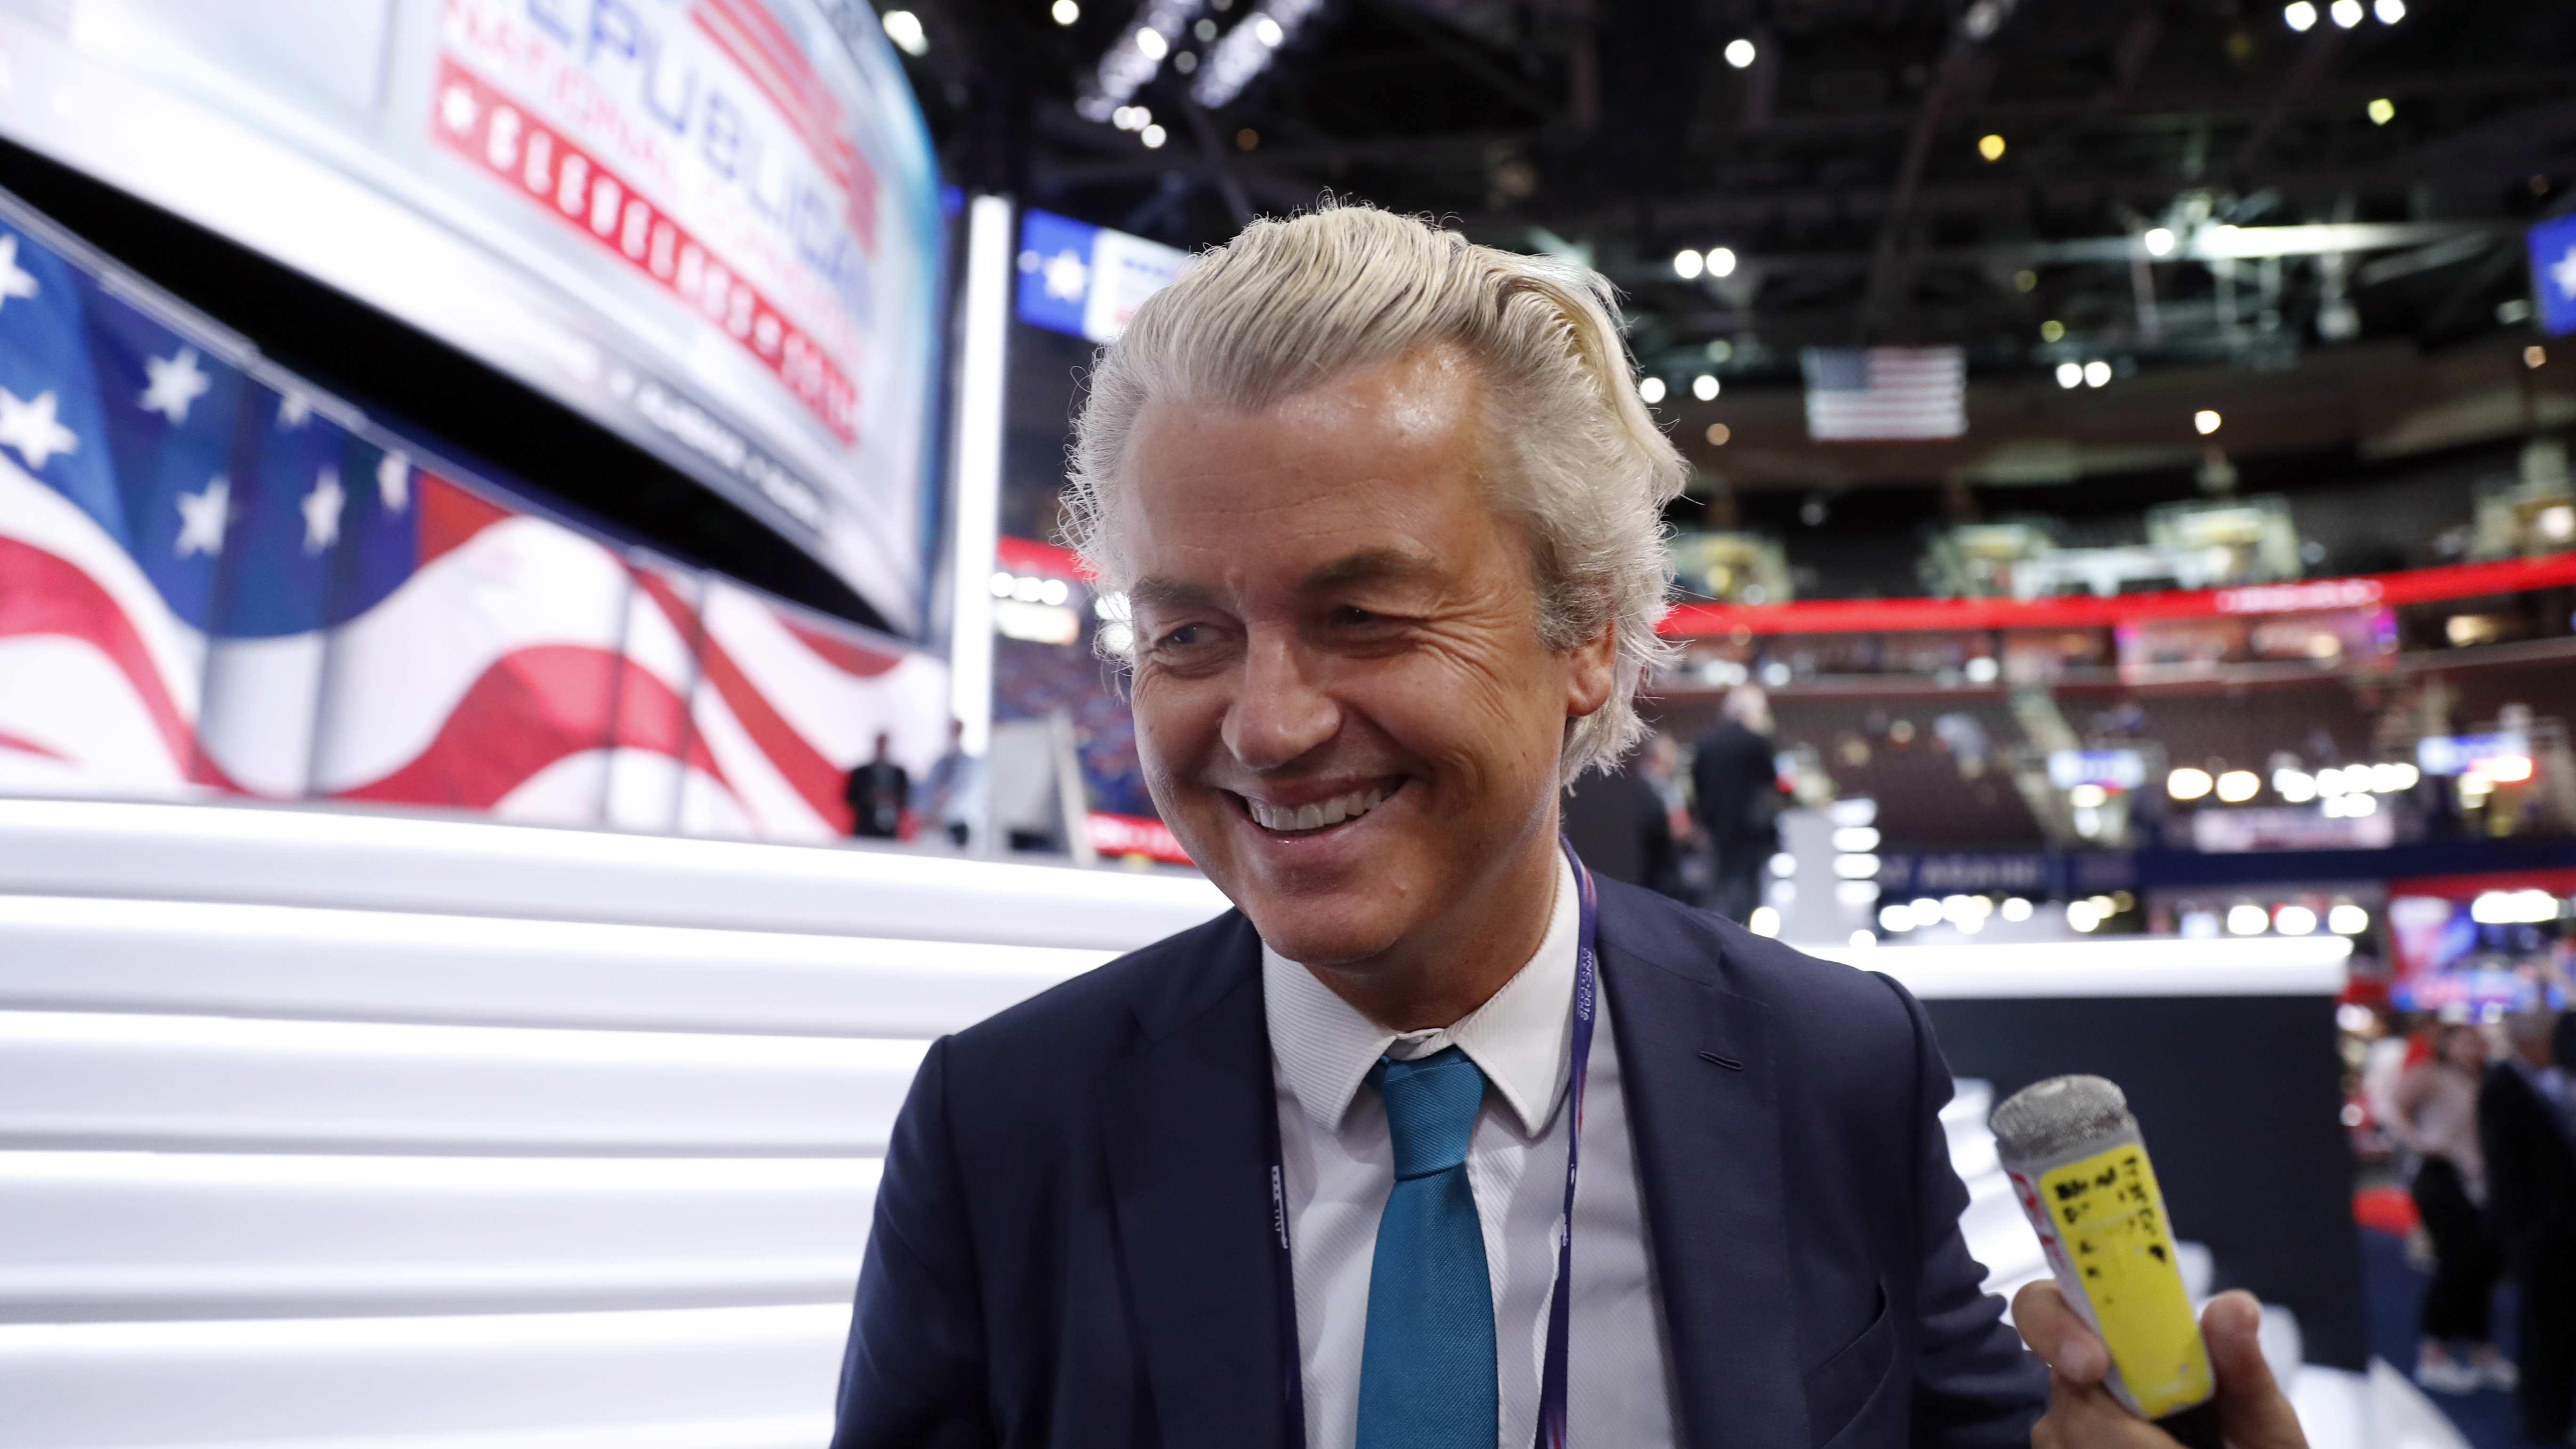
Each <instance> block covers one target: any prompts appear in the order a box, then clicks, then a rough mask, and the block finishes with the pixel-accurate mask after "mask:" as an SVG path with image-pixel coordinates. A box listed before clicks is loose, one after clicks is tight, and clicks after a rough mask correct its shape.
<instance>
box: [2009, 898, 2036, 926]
mask: <svg viewBox="0 0 2576 1449" xmlns="http://www.w3.org/2000/svg"><path fill="white" fill-rule="evenodd" d="M2003 917H2004V919H2005V920H2007V921H2027V920H2029V919H2030V902H2029V901H2027V900H2025V899H2023V898H2022V897H2020V896H2006V897H2005V898H2004V910H2003Z"/></svg>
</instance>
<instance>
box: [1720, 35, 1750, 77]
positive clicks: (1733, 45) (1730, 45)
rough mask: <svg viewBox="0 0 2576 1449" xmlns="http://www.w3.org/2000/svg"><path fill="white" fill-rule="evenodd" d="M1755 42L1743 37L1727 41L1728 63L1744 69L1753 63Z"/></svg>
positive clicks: (1738, 68)
mask: <svg viewBox="0 0 2576 1449" xmlns="http://www.w3.org/2000/svg"><path fill="white" fill-rule="evenodd" d="M1753 56H1754V50H1753V42H1752V41H1749V40H1745V39H1743V38H1741V37H1738V38H1737V39H1734V40H1730V41H1728V42H1727V43H1726V63H1727V64H1728V65H1731V66H1733V67H1735V68H1736V69H1737V70H1742V69H1744V68H1745V67H1746V66H1749V65H1751V64H1753Z"/></svg>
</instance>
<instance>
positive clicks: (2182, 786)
mask: <svg viewBox="0 0 2576 1449" xmlns="http://www.w3.org/2000/svg"><path fill="white" fill-rule="evenodd" d="M2214 783H2215V782H2214V781H2212V780H2211V779H2210V778H2209V772H2208V771H2207V770H2195V769H2193V768H2192V767H2191V766H2189V765H2185V766H2183V767H2182V768H2181V769H2179V770H2176V771H2174V772H2173V773H2172V774H2170V775H2167V776H2165V793H2166V794H2168V795H2170V796H2172V797H2173V798H2175V799H2177V800H2197V799H2199V798H2200V797H2201V796H2203V795H2206V794H2208V793H2209V791H2210V787H2211V785H2212V784H2214Z"/></svg>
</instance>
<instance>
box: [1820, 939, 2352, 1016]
mask: <svg viewBox="0 0 2576 1449" xmlns="http://www.w3.org/2000/svg"><path fill="white" fill-rule="evenodd" d="M1802 949H1804V950H1806V951H1807V952H1808V954H1810V955H1814V956H1821V957H1824V958H1825V959H1826V960H1829V961H1840V962H1843V963H1844V964H1846V965H1850V966H1858V967H1861V968H1862V969H1864V970H1869V971H1877V972H1882V973H1884V974H1886V975H1888V976H1891V977H1894V978H1895V979H1896V980H1897V981H1898V982H1900V983H1901V984H1903V986H1904V987H1905V989H1906V990H1908V991H1911V992H1913V993H1914V994H1915V995H1916V996H1918V997H1921V998H1923V999H1924V1000H1927V1001H1937V1000H1944V999H1983V998H2024V997H2049V996H2335V995H2339V994H2341V992H2342V991H2343V988H2344V983H2345V979H2346V976H2347V972H2348V967H2347V964H2346V958H2348V957H2350V956H2351V955H2352V943H2351V942H2350V941H2347V940H2345V939H2344V938H2343V937H2341V936H2258V937H2222V938H2220V939H2218V940H2210V941H2186V940H2182V939H2180V938H2179V937H2172V936H2155V937H2132V938H2129V939H2126V940H2096V941H2016V942H2009V943H2004V942H1998V943H1996V944H1994V945H1977V944H1947V943H1945V944H1942V945H1938V946H1901V945H1891V946H1878V947H1851V946H1808V947H1804V948H1802Z"/></svg>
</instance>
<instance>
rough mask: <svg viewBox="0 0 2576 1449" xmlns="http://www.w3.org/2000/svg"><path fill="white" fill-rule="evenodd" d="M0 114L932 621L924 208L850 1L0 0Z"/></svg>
mask: <svg viewBox="0 0 2576 1449" xmlns="http://www.w3.org/2000/svg"><path fill="white" fill-rule="evenodd" d="M0 134H5V135H7V136H9V137H10V138H11V139H14V140H17V141H19V142H20V143H22V144H25V145H28V146H30V147H32V148H34V149H36V150H38V151H41V152H44V153H46V154H48V155H51V156H53V157H55V158H57V159H59V160H62V161H64V162H66V163H67V164H70V165H73V166H76V167H78V168H80V169H82V170H84V171H86V172H89V173H91V174H93V175H96V176H98V177H100V178H101V179H103V180H106V181H108V182H110V183H111V184H114V185H116V186H119V187H121V188H123V189H125V190H127V191H130V192H132V193H134V194H136V195H138V196H140V197H142V198H143V199H145V200H147V201H151V202H153V203H155V204H157V205H160V206H163V207H165V208H167V209H169V210H171V211H174V212H176V213H178V214H179V215H182V216H185V217H187V218H189V219H190V220H192V221H195V222H197V223H199V224H201V225H204V226H207V227H209V228H210V229H213V230H216V231H219V232H221V233H223V234H225V235H227V236H230V237H233V238H236V239H238V240H240V241H242V242H244V243H245V244H247V245H249V246H251V247H253V248H255V249H257V250H259V251H262V252H264V253H266V254H268V255H270V256H272V257H275V258H276V259H278V260H280V261H282V262H284V263H286V264H288V265H290V266H293V267H296V268H298V269H300V270H302V271H305V272H308V273H310V274H312V275H313V276H315V277H317V278H318V279H320V280H322V281H324V282H326V283H328V284H330V285H332V286H334V287H337V288H339V289H340V290H342V291H345V292H347V293H349V294H351V295H353V296H355V297H357V298H359V299H360V300H362V301H365V302H367V303H369V304H371V305H373V306H376V307H378V308H380V309H382V310H384V311H386V312H388V313H391V314H392V315H394V316H396V317H399V318H401V319H402V320H403V321H405V322H407V323H409V324H411V325H413V326H416V327H418V328H420V329H421V330H423V331H425V332H428V333H429V334H431V335H433V336H436V337H438V338H440V339H442V340H444V341H446V342H448V343H450V344H452V345H454V346H457V347H459V348H461V349H463V350H465V351H467V352H470V353H472V354H474V355H476V356H478V357H480V358H482V359H484V360H486V361H488V362H490V363H491V364H493V365H494V366H496V367H498V368H500V369H501V370H503V371H505V372H507V373H509V374H511V375H513V376H515V377H517V378H518V379H520V380H522V381H524V382H526V383H528V384H530V385H532V386H534V387H536V388H538V389H540V390H542V391H544V392H546V393H548V394H551V395H553V396H555V397H557V398H559V399H561V400H563V401H565V402H567V403H569V404H571V405H572V406H574V407H576V408H578V409H580V410H582V411H583V412H585V413H587V414H589V415H590V416H592V417H595V418H597V419H599V420H600V421H601V422H603V423H605V424H606V425H607V426H609V427H611V428H612V429H614V430H616V431H617V432H619V433H621V434H623V435H625V436H627V437H629V438H631V439H633V440H635V441H636V442H638V443H639V444H641V445H643V446H645V447H646V448H648V449H650V450H651V451H653V452H654V453H656V454H658V455H659V456H661V457H663V458H665V459H667V460H669V461H670V462H671V463H673V464H674V465H675V466H678V467H679V468H681V469H683V470H684V471H687V472H688V473H690V474H692V475H694V476H696V477H698V478H699V479H701V480H702V481H704V482H705V483H706V484H708V486H710V487H712V488H715V489H717V490H719V491H720V492H722V493H724V494H725V495H726V496H728V497H729V498H731V499H733V500H734V501H736V502H738V503H740V504H741V505H743V506H744V507H745V508H747V509H749V510H750V511H752V512H753V513H754V514H755V515H756V516H758V517H760V518H762V519H763V520H765V521H766V522H768V523H769V524H770V525H771V526H772V527H774V528H776V529H777V530H778V531H779V532H780V533H782V534H784V535H785V536H787V537H789V538H791V539H794V540H796V541H798V542H799V543H800V544H801V545H802V546H803V547H805V548H806V549H807V550H808V551H809V552H811V553H812V554H814V555H815V556H816V557H817V558H819V559H820V560H822V561H823V562H824V563H825V564H826V565H827V566H829V567H831V568H832V569H833V570H834V571H835V572H836V573H838V574H839V575H840V576H841V577H842V578H844V579H846V580H847V581H848V582H849V583H850V585H851V586H852V587H853V588H855V589H856V590H857V591H858V592H859V594H860V595H861V596H862V597H863V598H865V599H866V600H867V602H868V603H869V604H870V605H871V606H873V607H874V608H875V609H876V610H877V611H878V612H879V614H880V615H882V616H883V617H884V619H885V620H886V621H887V622H888V623H889V624H890V625H892V626H893V627H894V628H896V629H898V630H900V631H906V632H917V631H918V630H919V629H920V627H921V622H922V619H923V616H924V598H925V593H926V589H927V583H926V576H927V562H926V561H927V559H928V556H929V552H930V548H931V545H932V542H933V534H934V532H935V527H936V522H937V510H936V508H935V506H934V504H935V498H936V490H935V486H934V483H933V481H932V479H931V478H930V477H929V474H928V462H929V459H930V457H931V456H932V451H933V450H932V449H931V447H930V435H929V434H930V418H931V410H932V405H933V401H934V396H935V381H936V377H937V372H938V369H937V365H936V355H937V351H938V333H937V328H936V316H937V297H938V293H939V268H940V265H941V256H942V247H941V235H942V230H941V229H942V222H941V217H940V213H939V201H938V188H937V178H936V173H935V167H934V163H933V161H932V158H931V154H930V150H929V143H928V138H927V134H926V133H925V131H924V130H923V127H922V123H921V118H920V113H919V110H918V108H917V107H916V106H915V104H914V102H913V99H912V94H911V90H910V88H909V87H908V85H907V84H906V83H905V80H904V78H903V74H902V70H901V68H900V66H899V65H898V64H897V62H896V60H895V58H894V55H893V53H892V51H891V49H890V47H889V46H888V45H887V43H886V41H885V38H884V35H883V34H882V32H881V31H880V30H879V29H878V26H877V23H876V19H875V15H874V12H873V11H872V10H871V9H870V8H869V7H867V6H865V5H863V4H858V3H856V0H72V3H69V4H65V3H63V0H0ZM384 401H385V402H386V403H388V404H390V405H392V406H395V407H397V408H399V407H402V406H403V405H404V403H405V400H404V399H401V398H387V399H384Z"/></svg>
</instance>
